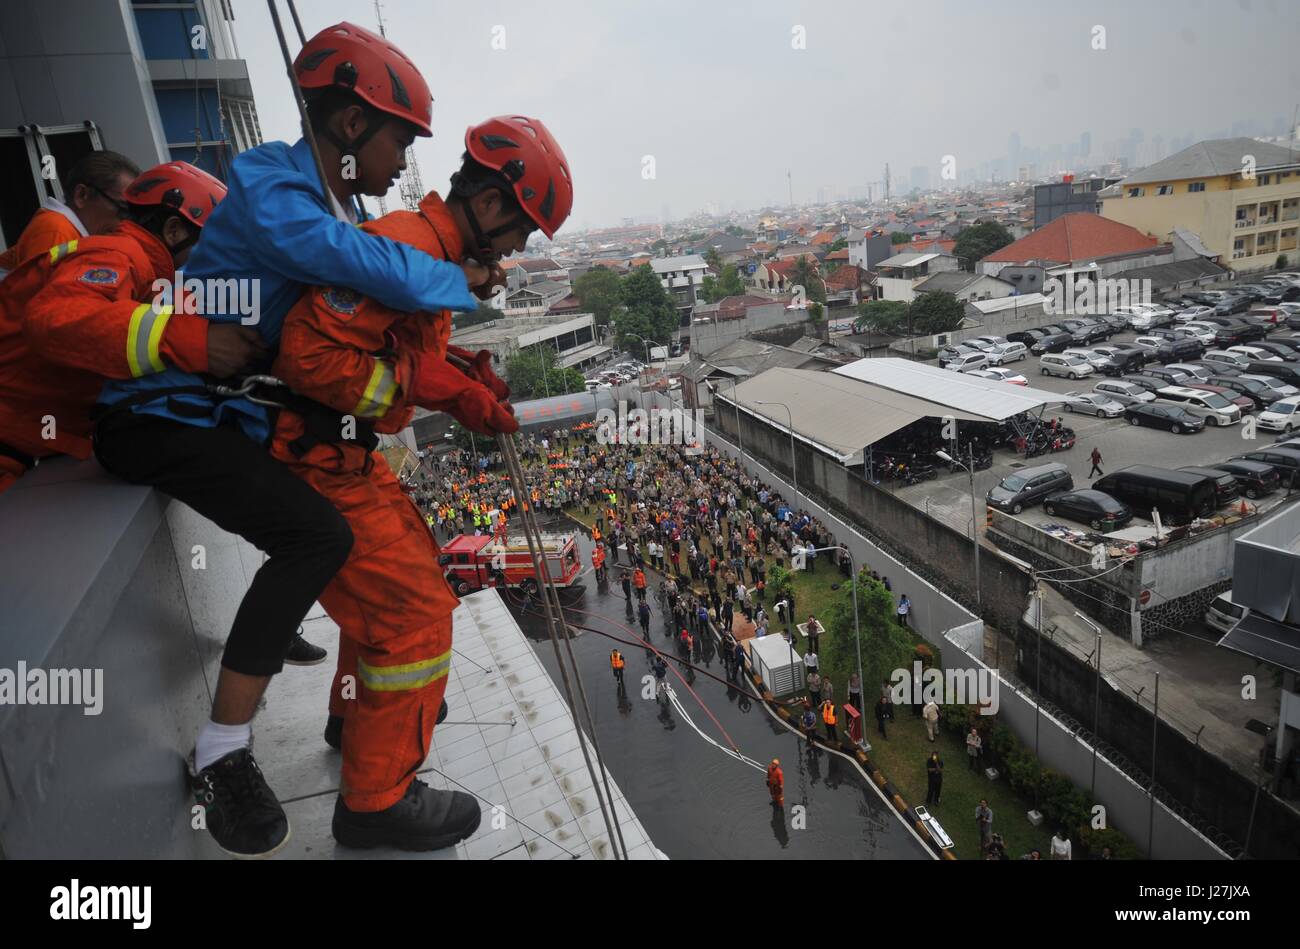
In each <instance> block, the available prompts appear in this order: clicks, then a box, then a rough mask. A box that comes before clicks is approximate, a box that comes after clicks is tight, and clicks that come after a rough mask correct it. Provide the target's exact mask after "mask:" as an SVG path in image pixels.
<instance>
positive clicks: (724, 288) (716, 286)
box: [700, 264, 745, 303]
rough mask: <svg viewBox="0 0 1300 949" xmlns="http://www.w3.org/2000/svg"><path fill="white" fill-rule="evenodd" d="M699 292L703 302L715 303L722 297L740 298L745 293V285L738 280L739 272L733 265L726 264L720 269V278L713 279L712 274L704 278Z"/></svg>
mask: <svg viewBox="0 0 1300 949" xmlns="http://www.w3.org/2000/svg"><path fill="white" fill-rule="evenodd" d="M700 290H701V292H702V293H703V294H704V299H705V300H707V301H708V302H709V303H717V302H718V301H719V300H721V299H722V298H723V297H735V296H740V295H741V294H742V293H744V292H745V284H744V282H743V281H742V280H741V279H740V271H738V270H737V269H736V267H735V265H734V264H727V265H726V266H725V267H723V268H722V274H721V276H718V277H714V276H713V275H712V274H710V275H708V276H706V277H705V278H704V281H703V283H702V284H701V285H700Z"/></svg>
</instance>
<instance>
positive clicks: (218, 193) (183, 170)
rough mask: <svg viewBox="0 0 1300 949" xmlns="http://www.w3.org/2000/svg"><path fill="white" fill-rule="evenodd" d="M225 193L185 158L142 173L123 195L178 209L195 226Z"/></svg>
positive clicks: (133, 201) (134, 200)
mask: <svg viewBox="0 0 1300 949" xmlns="http://www.w3.org/2000/svg"><path fill="white" fill-rule="evenodd" d="M225 196H226V186H225V185H224V184H222V183H221V182H220V181H219V180H218V179H216V178H214V177H212V176H211V175H210V174H208V173H207V172H206V171H204V170H202V169H201V168H195V167H194V166H193V165H191V164H190V163H189V162H184V161H169V162H166V163H165V164H162V165H157V166H155V167H153V168H150V169H149V170H148V171H145V172H141V174H140V176H139V177H138V178H136V179H135V181H133V182H131V183H130V184H129V185H127V186H126V192H125V194H124V195H123V197H125V198H126V201H127V203H128V204H133V205H136V206H138V207H151V206H158V207H163V208H167V209H168V210H171V211H175V212H176V213H177V214H179V215H180V216H181V217H183V218H185V220H187V221H189V222H190V223H191V224H193V225H194V226H195V227H202V226H203V224H204V222H206V221H207V219H208V217H209V216H210V215H211V214H212V209H213V208H215V207H216V206H217V204H218V203H219V202H220V201H221V199H222V198H224V197H225Z"/></svg>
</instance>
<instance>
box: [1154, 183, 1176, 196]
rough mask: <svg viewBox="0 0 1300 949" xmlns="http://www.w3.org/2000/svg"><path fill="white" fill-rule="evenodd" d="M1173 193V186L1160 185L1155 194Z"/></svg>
mask: <svg viewBox="0 0 1300 949" xmlns="http://www.w3.org/2000/svg"><path fill="white" fill-rule="evenodd" d="M1173 193H1174V186H1173V185H1161V186H1160V187H1159V188H1157V189H1156V194H1173Z"/></svg>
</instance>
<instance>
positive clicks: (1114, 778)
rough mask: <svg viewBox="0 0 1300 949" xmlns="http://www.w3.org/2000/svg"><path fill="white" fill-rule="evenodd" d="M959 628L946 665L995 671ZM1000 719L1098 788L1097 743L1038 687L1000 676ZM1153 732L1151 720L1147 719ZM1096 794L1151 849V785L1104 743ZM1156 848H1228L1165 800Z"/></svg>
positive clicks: (1172, 852) (1164, 855) (1120, 826)
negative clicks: (1111, 755) (1051, 706)
mask: <svg viewBox="0 0 1300 949" xmlns="http://www.w3.org/2000/svg"><path fill="white" fill-rule="evenodd" d="M955 634H959V631H957V630H954V631H952V632H950V633H948V634H947V635H946V636H945V639H946V640H947V642H946V643H945V645H944V648H943V665H944V668H945V669H976V670H979V671H980V672H981V674H994V675H996V674H997V673H996V672H995V671H994V670H989V668H988V666H986V665H985V664H984V663H983V662H981V661H979V659H978V658H976V657H975V656H973V655H971V654H970V653H969V652H968V651H967V650H966V649H965V648H964V646H963V645H962V643H961V641H960V635H955ZM997 695H998V713H997V717H998V720H999V721H1001V722H1002V723H1003V724H1004V725H1006V726H1007V727H1008V728H1010V729H1011V731H1012V732H1014V733H1015V736H1016V737H1017V738H1018V739H1020V741H1021V743H1022V744H1024V745H1025V746H1026V747H1028V748H1029V749H1030V750H1031V751H1032V750H1035V749H1036V753H1037V757H1038V759H1039V761H1041V762H1042V764H1043V765H1044V766H1046V767H1048V768H1051V769H1053V770H1054V771H1058V772H1060V773H1061V774H1063V775H1065V776H1066V777H1067V778H1069V779H1070V780H1071V781H1073V782H1074V784H1075V786H1076V787H1079V788H1081V789H1083V790H1085V791H1087V790H1089V789H1091V788H1093V746H1092V744H1090V743H1089V740H1088V736H1086V735H1084V734H1080V733H1079V731H1078V730H1077V729H1076V728H1071V727H1070V725H1069V724H1068V723H1067V722H1065V721H1063V720H1062V719H1060V718H1058V717H1057V716H1055V715H1053V714H1052V713H1051V711H1049V710H1048V709H1046V708H1042V707H1040V705H1039V703H1038V702H1037V701H1036V700H1035V698H1034V696H1033V693H1032V692H1031V691H1030V690H1028V689H1021V688H1018V687H1017V686H1016V685H1014V684H1013V683H1012V682H1011V681H1009V680H1008V679H1007V678H1005V677H1003V676H999V677H998V692H997ZM1147 734H1148V736H1149V735H1150V721H1149V717H1148V721H1147ZM1096 760H1097V772H1096V774H1097V777H1096V786H1095V793H1094V794H1093V799H1094V800H1095V801H1096V802H1097V803H1099V804H1102V805H1103V806H1104V807H1105V808H1106V823H1107V826H1109V827H1114V828H1116V829H1117V830H1120V831H1122V832H1123V833H1125V834H1126V835H1128V837H1129V838H1130V839H1131V840H1132V841H1133V842H1134V843H1135V844H1137V845H1138V847H1139V848H1141V849H1142V850H1146V847H1147V839H1148V835H1149V833H1151V813H1152V808H1151V802H1150V798H1149V797H1148V795H1147V792H1146V789H1145V788H1144V787H1143V786H1142V785H1140V784H1139V783H1138V782H1137V781H1135V780H1134V779H1133V778H1132V777H1130V776H1129V775H1127V774H1125V773H1124V772H1123V771H1122V770H1121V769H1120V768H1119V767H1117V766H1116V765H1115V764H1114V763H1113V762H1111V761H1110V760H1109V759H1108V758H1107V757H1106V756H1105V754H1104V753H1103V752H1101V750H1100V749H1098V754H1097V759H1096ZM1151 851H1152V854H1153V855H1154V857H1155V859H1158V860H1222V859H1225V858H1226V857H1227V854H1226V853H1224V852H1223V850H1221V849H1220V848H1219V847H1217V846H1216V845H1215V844H1214V843H1213V842H1212V841H1210V840H1209V839H1208V838H1207V837H1206V836H1205V835H1204V834H1202V833H1201V832H1200V831H1198V830H1197V829H1196V828H1195V827H1193V826H1192V825H1191V824H1190V823H1188V822H1187V821H1186V820H1184V819H1183V818H1182V817H1180V816H1179V815H1178V814H1177V813H1175V811H1174V810H1172V809H1171V808H1170V807H1169V806H1167V805H1166V804H1165V803H1164V802H1162V801H1159V800H1157V801H1156V804H1155V808H1154V840H1153V844H1152V848H1151Z"/></svg>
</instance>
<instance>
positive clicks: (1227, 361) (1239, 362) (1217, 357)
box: [1201, 349, 1250, 369]
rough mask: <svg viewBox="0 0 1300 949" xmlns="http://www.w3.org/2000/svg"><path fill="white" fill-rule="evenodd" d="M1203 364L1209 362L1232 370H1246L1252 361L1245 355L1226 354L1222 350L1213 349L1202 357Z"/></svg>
mask: <svg viewBox="0 0 1300 949" xmlns="http://www.w3.org/2000/svg"><path fill="white" fill-rule="evenodd" d="M1201 362H1208V363H1211V364H1213V365H1219V366H1228V367H1229V368H1232V369H1245V368H1246V367H1247V366H1249V365H1250V359H1249V358H1248V357H1247V356H1246V354H1245V353H1232V352H1226V351H1225V350H1222V349H1211V350H1210V351H1209V352H1208V353H1206V354H1205V355H1204V356H1202V357H1201Z"/></svg>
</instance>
